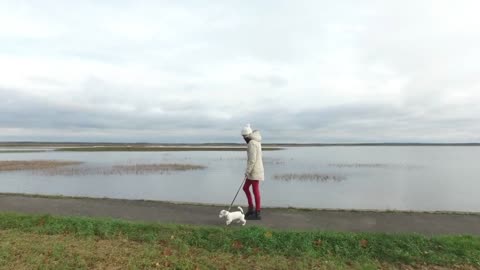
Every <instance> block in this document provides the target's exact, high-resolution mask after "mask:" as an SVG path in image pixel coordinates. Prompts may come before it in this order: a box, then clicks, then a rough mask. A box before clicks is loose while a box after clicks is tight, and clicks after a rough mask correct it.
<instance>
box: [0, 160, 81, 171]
mask: <svg viewBox="0 0 480 270" xmlns="http://www.w3.org/2000/svg"><path fill="white" fill-rule="evenodd" d="M81 163H82V162H78V161H57V160H3V161H0V172H3V171H26V170H47V169H53V168H58V167H64V166H71V165H78V164H81Z"/></svg>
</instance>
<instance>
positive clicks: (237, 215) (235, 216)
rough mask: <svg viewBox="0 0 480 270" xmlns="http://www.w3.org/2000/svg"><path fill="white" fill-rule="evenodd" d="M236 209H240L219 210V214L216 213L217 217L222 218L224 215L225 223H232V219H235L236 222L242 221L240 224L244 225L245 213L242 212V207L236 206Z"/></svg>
mask: <svg viewBox="0 0 480 270" xmlns="http://www.w3.org/2000/svg"><path fill="white" fill-rule="evenodd" d="M238 209H240V211H236V212H228V211H227V210H222V211H220V215H218V217H219V218H223V217H226V218H227V222H226V223H227V225H230V223H232V221H235V220H236V221H237V223H240V222H241V223H242V226H245V223H247V221H246V220H245V215H244V214H243V209H242V207H240V206H239V207H238Z"/></svg>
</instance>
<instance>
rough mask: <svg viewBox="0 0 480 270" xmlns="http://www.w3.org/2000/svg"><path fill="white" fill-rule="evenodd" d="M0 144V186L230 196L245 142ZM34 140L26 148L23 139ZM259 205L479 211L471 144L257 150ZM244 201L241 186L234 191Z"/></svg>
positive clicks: (187, 197)
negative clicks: (229, 147) (17, 148)
mask: <svg viewBox="0 0 480 270" xmlns="http://www.w3.org/2000/svg"><path fill="white" fill-rule="evenodd" d="M2 150H3V151H4V152H3V153H0V192H3V193H30V194H45V195H65V196H86V197H109V198H123V199H147V200H161V201H177V202H193V203H216V204H229V203H230V201H231V199H232V198H233V196H234V195H235V192H236V190H237V188H238V186H239V184H240V182H241V181H242V180H243V174H244V168H245V162H246V153H245V152H244V151H212V150H211V149H209V150H210V151H169V152H152V151H146V152H141V151H124V152H112V151H100V152H83V151H80V152H69V151H65V152H64V151H60V152H58V151H46V152H32V153H25V152H19V153H12V152H9V151H10V149H8V148H4V149H2ZM30 150H35V149H30ZM263 155H264V164H265V170H266V175H265V176H266V180H265V181H264V182H262V185H261V190H262V196H263V197H262V199H263V205H264V206H265V207H302V208H333V209H377V210H418V211H467V212H480V199H479V198H480V196H477V191H478V190H480V181H479V179H480V167H479V166H477V160H478V157H479V156H480V147H466V146H460V147H458V146H457V147H455V146H438V147H437V146H426V147H421V146H411V147H410V146H402V147H398V146H395V147H389V146H349V147H345V146H338V147H287V148H285V149H284V150H279V151H265V152H264V153H263ZM237 203H238V204H243V205H244V204H245V203H246V200H245V198H244V196H243V194H240V196H239V197H238V199H237Z"/></svg>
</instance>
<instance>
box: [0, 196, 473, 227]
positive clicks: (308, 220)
mask: <svg viewBox="0 0 480 270" xmlns="http://www.w3.org/2000/svg"><path fill="white" fill-rule="evenodd" d="M222 209H223V207H221V206H203V205H187V204H173V203H167V202H156V201H133V200H116V199H91V198H49V197H32V196H25V195H9V194H2V195H0V212H20V213H35V214H44V213H48V214H52V215H68V216H90V217H112V218H121V219H128V220H139V221H155V222H164V223H180V224H196V225H218V226H222V225H224V223H223V220H221V219H219V218H218V213H219V211H220V210H222ZM262 214H263V220H262V221H248V222H247V226H248V225H259V226H265V227H270V228H277V229H300V230H312V229H318V230H327V231H351V232H389V233H398V232H415V233H422V234H426V235H436V234H475V235H480V215H468V214H432V213H404V212H400V213H393V212H350V211H330V210H312V211H310V210H293V209H280V208H271V209H269V208H267V209H264V210H263V212H262Z"/></svg>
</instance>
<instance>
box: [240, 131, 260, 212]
mask: <svg viewBox="0 0 480 270" xmlns="http://www.w3.org/2000/svg"><path fill="white" fill-rule="evenodd" d="M242 136H243V139H244V140H245V142H246V143H247V144H248V148H247V156H248V160H247V169H246V171H245V178H246V180H245V185H243V191H245V194H246V195H247V200H248V212H247V213H246V214H245V218H246V219H247V220H260V219H261V216H260V211H261V200H260V181H263V180H264V170H263V161H262V144H261V141H262V136H261V135H260V131H258V130H255V131H252V129H251V128H250V124H248V125H247V126H245V127H244V128H243V129H242ZM250 186H252V187H253V195H254V196H255V208H254V207H253V201H252V194H251V193H250ZM254 209H255V210H254Z"/></svg>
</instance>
